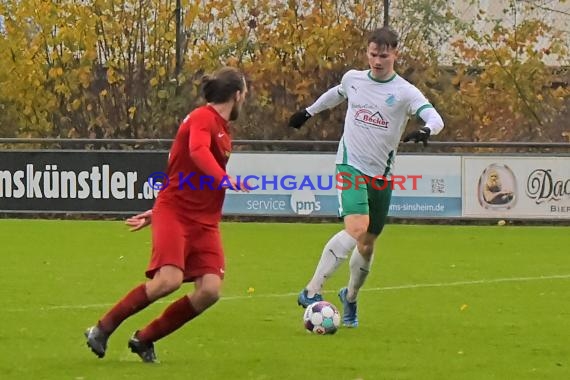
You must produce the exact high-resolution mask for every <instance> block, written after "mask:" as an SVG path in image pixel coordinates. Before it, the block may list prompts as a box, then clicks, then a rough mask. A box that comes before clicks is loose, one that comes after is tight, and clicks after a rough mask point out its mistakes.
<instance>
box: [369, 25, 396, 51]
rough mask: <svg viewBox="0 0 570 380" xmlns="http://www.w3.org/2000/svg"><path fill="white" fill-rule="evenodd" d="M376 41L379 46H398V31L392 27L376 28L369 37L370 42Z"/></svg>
mask: <svg viewBox="0 0 570 380" xmlns="http://www.w3.org/2000/svg"><path fill="white" fill-rule="evenodd" d="M372 42H374V43H375V44H376V45H378V46H379V47H382V46H385V47H387V48H393V49H395V48H397V47H398V33H396V31H395V30H394V29H392V28H390V27H387V26H385V27H382V28H378V29H376V30H374V31H373V32H372V33H370V36H369V37H368V44H369V45H370V44H371V43H372Z"/></svg>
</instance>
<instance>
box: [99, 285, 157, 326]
mask: <svg viewBox="0 0 570 380" xmlns="http://www.w3.org/2000/svg"><path fill="white" fill-rule="evenodd" d="M150 304H151V302H150V301H149V299H148V297H147V295H146V286H145V284H141V285H139V286H137V287H136V288H134V289H133V290H131V291H130V292H129V293H128V294H127V295H126V296H125V297H124V298H123V299H121V300H120V301H119V302H118V303H117V304H116V305H115V306H113V308H112V309H111V310H109V311H108V312H107V314H105V315H104V316H103V318H101V319H100V320H99V324H98V325H99V328H100V329H101V330H103V331H104V332H105V333H107V334H111V333H113V331H115V329H116V328H117V327H119V325H120V324H121V323H122V322H123V321H124V320H125V319H127V318H128V317H130V316H131V315H133V314H136V313H138V312H139V311H141V310H142V309H144V308H145V307H147V306H148V305H150Z"/></svg>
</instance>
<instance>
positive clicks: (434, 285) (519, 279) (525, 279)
mask: <svg viewBox="0 0 570 380" xmlns="http://www.w3.org/2000/svg"><path fill="white" fill-rule="evenodd" d="M567 279H570V274H556V275H550V276H536V277H506V278H492V279H486V280H470V281H455V282H439V283H432V284H429V283H427V284H407V285H395V286H383V287H379V288H363V289H361V290H360V291H361V292H385V291H391V290H406V289H425V288H450V287H454V286H465V285H486V284H498V283H502V282H530V281H543V280H567ZM334 292H336V290H328V291H324V292H323V293H334ZM298 294H299V293H298V292H294V293H280V294H271V293H270V294H256V295H251V296H250V295H247V296H245V295H244V296H227V297H222V298H221V299H220V300H221V301H234V300H242V299H253V298H282V297H292V296H297V295H298ZM170 302H172V300H170V301H165V300H160V301H157V302H155V303H156V304H162V303H170ZM113 305H114V304H112V303H94V304H87V305H53V306H41V307H39V308H27V309H24V308H22V309H5V311H7V312H25V311H38V310H39V311H51V310H83V309H103V308H108V307H111V306H113Z"/></svg>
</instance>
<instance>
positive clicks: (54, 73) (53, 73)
mask: <svg viewBox="0 0 570 380" xmlns="http://www.w3.org/2000/svg"><path fill="white" fill-rule="evenodd" d="M62 75H63V69H62V68H61V67H52V68H51V69H49V70H48V76H49V77H50V78H52V79H53V78H59V77H61V76H62Z"/></svg>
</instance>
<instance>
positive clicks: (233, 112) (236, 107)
mask: <svg viewBox="0 0 570 380" xmlns="http://www.w3.org/2000/svg"><path fill="white" fill-rule="evenodd" d="M240 111H241V107H240V106H239V105H238V104H237V103H234V105H233V107H232V110H231V111H230V121H235V120H237V118H238V117H239V113H240Z"/></svg>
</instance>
